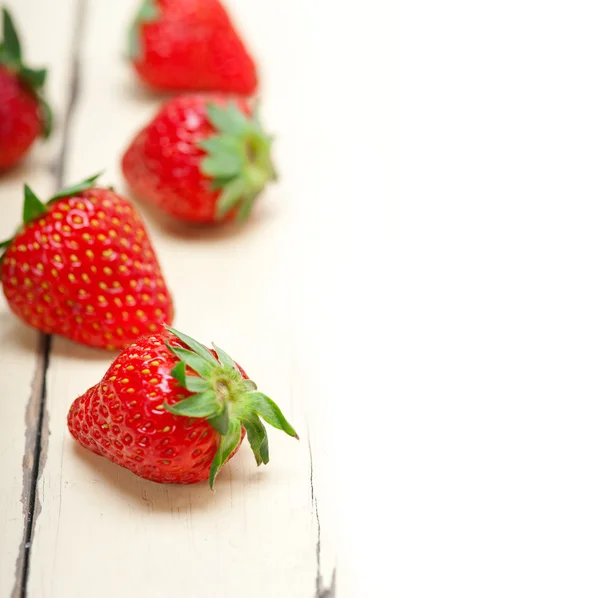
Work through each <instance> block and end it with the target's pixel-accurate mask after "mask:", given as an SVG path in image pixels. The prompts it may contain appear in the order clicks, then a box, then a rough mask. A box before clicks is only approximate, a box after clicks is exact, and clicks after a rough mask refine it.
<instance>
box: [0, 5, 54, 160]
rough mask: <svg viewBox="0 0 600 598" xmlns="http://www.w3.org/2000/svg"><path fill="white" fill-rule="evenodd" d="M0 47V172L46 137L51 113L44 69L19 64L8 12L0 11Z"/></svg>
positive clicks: (18, 53) (20, 56)
mask: <svg viewBox="0 0 600 598" xmlns="http://www.w3.org/2000/svg"><path fill="white" fill-rule="evenodd" d="M2 33H3V36H2V43H1V44H0V170H4V169H6V168H9V167H11V166H14V165H15V164H16V163H17V162H19V161H20V160H21V159H22V158H23V157H24V156H25V154H26V153H27V151H28V150H29V148H30V147H31V146H32V145H33V142H34V141H35V139H36V137H38V136H39V135H42V136H43V137H48V136H49V135H50V132H51V130H52V112H51V110H50V107H49V106H48V104H47V103H46V101H45V100H44V97H43V88H44V82H45V80H46V70H45V69H41V70H35V69H31V68H29V67H27V66H25V64H23V57H22V51H21V43H20V42H19V37H18V35H17V32H16V30H15V26H14V24H13V21H12V19H11V17H10V14H9V12H8V11H7V10H6V9H5V8H4V9H2Z"/></svg>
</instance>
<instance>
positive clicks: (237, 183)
mask: <svg viewBox="0 0 600 598" xmlns="http://www.w3.org/2000/svg"><path fill="white" fill-rule="evenodd" d="M245 190H246V181H245V180H244V179H235V180H234V181H232V182H231V183H230V184H229V185H227V186H226V187H225V188H224V189H223V191H222V192H221V196H220V197H219V199H218V200H217V218H219V219H221V218H225V216H226V215H227V214H228V213H229V212H230V211H231V210H232V209H233V208H234V207H235V206H236V204H238V203H239V202H240V200H241V199H242V198H243V197H244V191H245Z"/></svg>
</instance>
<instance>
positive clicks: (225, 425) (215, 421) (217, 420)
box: [207, 407, 229, 436]
mask: <svg viewBox="0 0 600 598" xmlns="http://www.w3.org/2000/svg"><path fill="white" fill-rule="evenodd" d="M207 421H208V423H209V424H210V425H211V426H212V427H213V429H214V430H215V432H218V433H219V434H221V436H225V434H227V430H228V429H229V411H228V409H227V407H225V408H224V409H223V411H221V413H219V414H217V415H213V416H212V417H210V418H208V420H207Z"/></svg>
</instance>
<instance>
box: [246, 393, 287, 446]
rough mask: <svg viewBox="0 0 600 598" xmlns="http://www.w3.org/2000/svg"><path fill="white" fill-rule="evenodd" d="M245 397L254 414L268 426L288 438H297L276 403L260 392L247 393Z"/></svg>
mask: <svg viewBox="0 0 600 598" xmlns="http://www.w3.org/2000/svg"><path fill="white" fill-rule="evenodd" d="M246 397H247V398H248V399H249V400H250V401H251V404H252V406H253V407H254V409H255V411H256V413H258V415H260V416H261V417H262V418H263V419H264V420H265V421H266V422H267V423H268V424H270V425H271V426H273V427H274V428H277V429H278V430H282V431H283V432H285V433H286V434H288V435H289V436H293V437H294V438H298V434H297V433H296V430H294V428H292V426H291V425H290V423H289V422H288V421H287V420H286V419H285V417H284V415H283V413H282V412H281V409H279V407H278V406H277V405H276V403H275V402H274V401H273V400H272V399H270V398H269V397H268V396H267V395H264V394H263V393H262V392H257V391H253V392H249V393H248V394H247V395H246Z"/></svg>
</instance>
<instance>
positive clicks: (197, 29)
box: [129, 0, 257, 95]
mask: <svg viewBox="0 0 600 598" xmlns="http://www.w3.org/2000/svg"><path fill="white" fill-rule="evenodd" d="M129 57H130V59H131V61H132V62H133V66H134V68H135V69H136V71H137V73H138V74H139V76H140V77H141V78H142V80H143V81H145V82H146V83H147V84H148V85H149V86H150V87H154V88H155V89H160V90H174V91H184V90H195V91H220V92H228V93H236V94H241V95H250V94H253V93H254V92H255V90H256V87H257V75H256V67H255V65H254V62H253V60H252V58H251V57H250V55H249V54H248V51H247V50H246V48H245V46H244V44H243V42H242V41H241V39H240V37H239V35H238V33H237V32H236V30H235V28H234V26H233V23H232V22H231V19H230V17H229V15H228V14H227V11H226V10H225V8H224V7H223V5H222V4H221V3H220V2H219V0H144V1H143V3H142V5H141V7H140V9H139V11H138V13H137V16H136V18H135V20H134V22H133V24H132V25H131V28H130V31H129Z"/></svg>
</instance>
